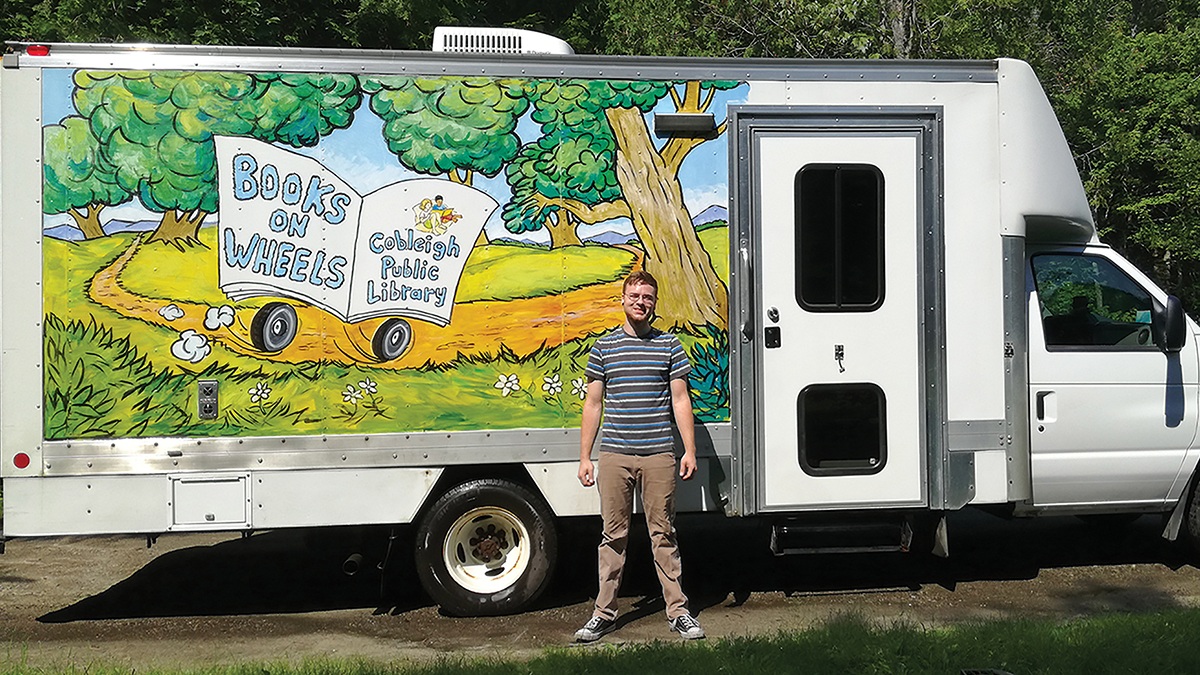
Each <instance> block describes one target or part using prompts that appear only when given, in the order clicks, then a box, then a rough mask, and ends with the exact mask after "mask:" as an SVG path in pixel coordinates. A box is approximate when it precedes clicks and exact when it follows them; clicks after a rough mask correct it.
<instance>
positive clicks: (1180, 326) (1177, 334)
mask: <svg viewBox="0 0 1200 675" xmlns="http://www.w3.org/2000/svg"><path fill="white" fill-rule="evenodd" d="M1151 326H1152V329H1153V330H1154V344H1156V345H1158V348H1159V349H1161V350H1163V352H1165V353H1168V354H1174V353H1176V352H1178V351H1179V350H1181V349H1183V345H1184V343H1185V342H1187V318H1186V317H1185V316H1184V314H1183V303H1182V302H1181V301H1180V300H1179V298H1177V297H1175V296H1174V295H1168V296H1167V303H1166V304H1165V305H1160V304H1158V303H1157V302H1155V303H1154V318H1153V323H1152V324H1151Z"/></svg>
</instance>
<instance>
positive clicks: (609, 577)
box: [594, 452, 688, 621]
mask: <svg viewBox="0 0 1200 675" xmlns="http://www.w3.org/2000/svg"><path fill="white" fill-rule="evenodd" d="M675 474H676V471H675V456H674V455H673V454H672V453H669V452H664V453H659V454H656V455H648V456H645V457H639V456H636V455H623V454H620V453H616V452H602V453H600V460H599V469H598V470H597V474H596V488H597V490H599V491H600V516H601V517H602V518H603V519H604V536H603V538H602V539H601V540H600V548H599V567H600V588H599V590H598V591H597V593H596V611H595V613H594V616H599V617H602V618H605V619H608V620H610V621H611V620H613V619H616V618H617V590H618V589H619V588H620V586H621V573H622V572H623V571H624V569H625V549H626V547H627V545H628V543H629V521H630V518H631V516H632V515H633V492H634V487H635V486H637V485H639V484H640V485H641V488H642V510H643V511H645V513H646V527H647V529H648V530H649V531H650V546H651V548H652V549H653V551H654V566H655V569H656V570H657V571H658V582H659V583H660V584H662V591H663V600H665V601H666V603H667V618H668V619H674V618H675V617H678V616H681V615H683V614H686V613H687V611H688V609H687V596H685V595H684V594H683V589H681V588H680V586H679V574H680V564H679V547H678V546H677V544H676V540H675Z"/></svg>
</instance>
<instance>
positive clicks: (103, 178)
mask: <svg viewBox="0 0 1200 675" xmlns="http://www.w3.org/2000/svg"><path fill="white" fill-rule="evenodd" d="M42 143H43V148H44V152H43V155H42V162H43V163H42V177H43V188H42V212H43V213H46V214H57V213H68V214H70V216H71V218H73V219H74V220H75V225H76V227H78V228H79V230H80V231H81V232H83V236H84V238H85V239H96V238H97V237H103V236H104V229H103V227H102V225H101V223H100V212H101V210H102V209H103V208H104V207H106V206H116V205H118V204H123V203H125V202H127V201H129V200H130V199H132V198H133V194H132V193H131V192H129V191H128V190H125V189H123V188H122V187H121V186H120V185H119V184H118V183H117V177H116V170H115V168H114V167H113V166H112V165H110V164H108V163H107V162H105V161H104V158H103V156H102V155H101V152H100V145H99V143H98V142H97V140H96V137H95V136H94V135H92V132H91V131H90V130H89V129H88V124H87V120H85V119H84V118H82V117H75V116H71V117H67V118H66V119H64V120H63V121H62V122H60V123H59V124H51V125H49V126H47V127H46V128H45V129H44V131H43V133H42Z"/></svg>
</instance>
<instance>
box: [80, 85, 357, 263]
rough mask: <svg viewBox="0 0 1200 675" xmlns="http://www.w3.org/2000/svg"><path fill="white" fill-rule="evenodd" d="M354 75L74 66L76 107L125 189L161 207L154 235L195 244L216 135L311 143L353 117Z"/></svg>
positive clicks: (208, 199) (212, 195)
mask: <svg viewBox="0 0 1200 675" xmlns="http://www.w3.org/2000/svg"><path fill="white" fill-rule="evenodd" d="M360 101H361V96H360V95H359V93H358V87H357V82H356V80H355V79H354V76H353V75H322V74H317V75H305V74H279V73H275V74H270V73H267V74H255V75H251V74H242V73H228V72H171V71H162V72H154V73H148V72H135V71H121V72H102V71H77V72H76V74H75V94H74V102H75V107H76V109H77V110H78V111H79V113H80V114H81V115H82V116H83V117H85V118H87V120H88V125H89V127H90V129H91V131H92V133H93V134H94V135H95V137H96V138H97V139H98V140H99V144H100V147H101V154H102V156H103V158H104V161H105V162H107V163H108V164H109V165H111V166H114V167H116V181H117V184H118V185H119V186H120V188H121V189H123V190H125V191H128V192H130V193H133V194H136V195H137V196H138V199H139V200H141V202H142V205H143V206H145V207H146V208H147V209H149V210H151V211H156V212H159V213H162V214H163V217H162V220H161V221H160V223H159V225H158V227H157V228H156V229H155V231H154V233H153V234H152V235H151V237H150V238H149V239H148V240H147V241H148V242H155V241H162V242H166V243H169V244H172V245H174V246H176V247H183V246H190V245H195V244H198V243H199V239H198V238H197V232H198V230H199V228H200V224H201V223H202V222H203V221H204V218H205V217H206V216H207V215H208V214H210V213H213V212H214V211H215V210H216V208H217V184H216V156H215V150H214V148H213V143H212V137H213V136H214V135H227V136H250V137H253V138H257V139H259V140H262V141H267V142H276V143H284V144H287V145H291V146H293V147H303V146H312V145H315V144H316V143H317V140H318V139H319V138H320V137H321V136H323V135H325V134H328V133H329V132H331V131H332V130H334V129H339V128H345V127H348V126H349V125H350V122H351V121H352V119H353V115H354V110H355V109H356V108H357V107H358V105H359V103H360Z"/></svg>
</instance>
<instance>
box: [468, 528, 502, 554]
mask: <svg viewBox="0 0 1200 675" xmlns="http://www.w3.org/2000/svg"><path fill="white" fill-rule="evenodd" d="M468 543H470V544H471V554H472V555H474V556H475V557H476V558H477V559H479V560H482V561H483V562H485V563H486V562H491V561H492V560H499V559H500V558H502V557H504V550H505V549H507V548H508V534H507V533H506V532H505V531H504V530H497V529H496V526H495V525H488V526H487V529H486V530H485V529H484V528H482V527H480V528H476V529H475V536H474V537H472V538H471V540H470V542H468Z"/></svg>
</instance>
